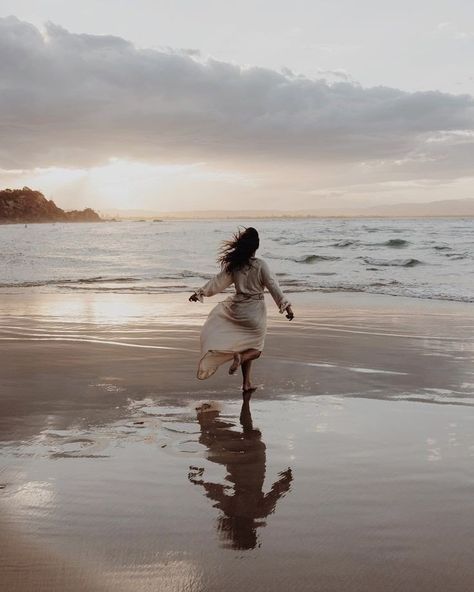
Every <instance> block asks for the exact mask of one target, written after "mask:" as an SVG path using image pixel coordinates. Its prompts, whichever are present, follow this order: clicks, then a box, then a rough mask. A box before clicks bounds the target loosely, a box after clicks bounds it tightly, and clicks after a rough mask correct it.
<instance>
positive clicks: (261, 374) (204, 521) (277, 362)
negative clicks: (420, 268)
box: [0, 295, 474, 592]
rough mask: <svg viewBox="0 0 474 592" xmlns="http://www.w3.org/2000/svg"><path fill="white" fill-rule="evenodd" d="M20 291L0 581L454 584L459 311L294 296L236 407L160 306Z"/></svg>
mask: <svg viewBox="0 0 474 592" xmlns="http://www.w3.org/2000/svg"><path fill="white" fill-rule="evenodd" d="M38 298H39V299H37V300H36V301H35V300H34V298H32V299H30V300H29V301H27V300H23V301H19V300H18V299H17V300H16V301H13V300H10V301H5V298H4V297H2V302H3V307H2V319H1V325H0V350H1V355H2V358H1V359H2V364H1V366H0V389H1V390H0V406H1V414H0V438H1V448H0V455H1V456H0V512H1V514H0V550H1V553H0V574H1V577H0V582H3V584H0V589H1V586H2V585H3V586H4V589H5V590H9V591H10V590H11V591H16V590H21V591H26V590H28V591H29V590H58V591H59V590H61V591H64V590H119V591H121V590H127V591H128V590H130V591H131V590H134V591H135V590H138V591H148V590H171V591H174V590H176V591H181V590H189V591H198V590H199V591H201V590H202V591H218V590H219V591H220V590H236V591H237V590H241V589H245V588H251V589H256V590H262V591H263V590H270V589H271V590H277V591H279V590H281V591H283V590H285V591H286V590H288V589H292V588H293V589H296V590H303V591H306V590H307V591H310V590H311V591H313V590H330V591H333V590H334V591H335V592H336V591H337V592H341V591H342V592H344V591H346V590H347V591H351V592H352V591H354V590H356V591H359V590H360V591H366V590H374V591H379V590H384V591H386V590H387V591H392V590H393V591H395V590H397V591H398V590H417V591H418V590H421V591H425V590H426V591H428V590H430V591H433V590H435V591H436V590H440V591H441V590H442V591H443V592H445V591H446V590H450V591H451V590H455V591H458V590H459V591H462V592H464V591H465V590H468V589H470V587H471V585H472V583H473V582H474V567H473V566H474V562H473V559H474V553H473V551H472V544H471V543H472V539H473V536H474V521H473V520H472V516H473V515H474V495H473V493H474V469H473V466H474V429H473V428H474V409H473V408H472V405H473V404H474V370H473V365H472V361H473V340H472V327H473V324H474V323H473V317H472V314H471V310H472V309H471V307H470V306H469V305H467V306H463V305H459V306H458V305H454V304H450V303H422V304H420V305H418V304H417V303H415V304H413V303H412V302H411V301H405V300H403V299H399V300H397V299H391V298H388V299H386V298H376V297H375V298H367V297H361V298H359V299H358V298H354V297H353V296H352V297H351V298H339V299H338V298H332V297H331V296H330V295H328V296H323V297H318V300H317V302H311V301H308V300H305V298H304V297H301V301H300V303H299V306H300V312H301V314H300V317H299V319H298V320H297V322H295V324H294V325H290V324H289V323H284V322H283V321H282V320H281V319H280V318H278V317H276V316H275V317H272V321H271V330H270V333H269V336H268V343H267V349H266V352H265V356H264V357H263V358H262V360H261V364H259V365H258V366H257V371H256V377H255V378H256V381H257V382H259V383H261V384H262V387H261V388H260V389H259V390H258V391H257V392H256V393H255V394H254V396H253V398H252V401H251V402H250V405H249V406H246V405H243V406H242V402H241V400H240V395H239V391H238V380H237V379H235V380H232V379H229V378H228V377H227V376H225V375H224V373H222V374H221V375H219V376H217V377H216V379H215V380H213V381H212V382H211V381H207V382H204V383H201V382H197V381H195V380H194V378H193V376H194V368H195V359H196V356H197V342H196V339H197V335H198V333H197V331H198V327H197V326H196V324H195V321H196V317H195V318H193V319H191V318H188V317H187V316H186V314H187V313H186V309H183V307H182V306H181V305H178V304H177V303H176V302H173V301H172V300H169V301H168V300H166V298H165V299H162V300H161V301H160V300H159V299H157V297H156V296H154V297H152V300H147V299H146V298H143V299H138V300H137V299H135V298H134V297H133V298H132V297H130V298H129V299H127V298H126V297H125V298H124V295H120V296H114V295H108V296H107V297H103V298H102V297H101V298H98V299H97V298H96V297H94V296H91V297H88V301H84V300H83V298H84V297H83V296H81V297H79V296H74V298H71V299H69V300H68V298H67V297H65V296H60V297H59V296H58V301H57V302H54V299H49V300H47V299H45V295H43V296H42V297H41V296H39V297H38ZM42 298H43V299H45V300H42ZM313 298H314V296H313ZM157 300H158V302H157ZM157 310H159V311H160V316H158V314H157V315H156V316H153V311H157ZM195 310H197V311H198V315H200V316H198V317H197V319H198V320H199V319H200V318H202V315H204V314H205V312H206V309H205V308H204V307H201V308H198V309H195ZM67 311H69V312H67ZM136 346H140V347H136ZM287 349H288V352H287V351H286V350H287ZM5 586H6V587H5Z"/></svg>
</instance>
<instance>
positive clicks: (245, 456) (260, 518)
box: [189, 399, 293, 549]
mask: <svg viewBox="0 0 474 592" xmlns="http://www.w3.org/2000/svg"><path fill="white" fill-rule="evenodd" d="M198 420H199V423H200V424H201V436H200V438H199V441H200V442H201V444H204V445H205V446H207V448H208V455H207V456H208V459H209V460H210V461H212V462H216V463H219V464H222V465H225V467H226V469H227V472H228V474H227V475H226V477H225V482H226V483H231V484H232V485H222V484H221V483H210V482H206V481H205V480H204V479H202V475H203V473H204V469H198V468H197V467H191V471H190V473H189V480H190V481H191V483H194V484H195V485H201V486H202V487H203V488H204V491H205V495H206V497H208V498H209V499H211V500H212V501H213V502H215V504H214V507H216V508H218V509H219V510H221V512H222V515H221V516H220V517H219V519H218V530H219V532H220V534H221V537H222V538H223V540H224V541H225V546H229V547H231V548H233V549H253V548H255V547H256V546H257V528H258V527H260V526H265V525H266V523H265V518H266V517H267V516H268V515H269V514H272V513H273V512H274V511H275V508H276V504H277V502H278V500H279V499H280V498H281V497H282V496H283V495H284V494H285V493H286V492H287V491H288V490H289V489H290V483H291V481H292V478H293V477H292V474H291V469H289V468H288V469H287V470H286V471H284V472H282V473H280V475H279V479H278V480H277V481H276V482H275V483H274V484H273V485H272V487H271V489H270V491H269V492H268V493H266V494H264V493H263V491H262V488H263V482H264V479H265V460H266V458H265V457H266V455H265V444H264V443H263V442H262V440H261V433H260V431H259V430H257V429H254V428H253V426H252V416H251V414H250V407H249V403H248V399H247V400H246V401H245V402H244V403H243V405H242V411H241V415H240V422H241V424H242V427H243V430H242V432H236V431H235V430H233V429H232V428H233V427H235V426H234V425H233V424H231V423H229V422H224V421H222V420H220V419H219V412H217V411H214V412H205V413H198Z"/></svg>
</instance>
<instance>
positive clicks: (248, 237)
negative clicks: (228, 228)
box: [217, 226, 260, 273]
mask: <svg viewBox="0 0 474 592" xmlns="http://www.w3.org/2000/svg"><path fill="white" fill-rule="evenodd" d="M259 245H260V239H259V238H258V232H257V231H256V230H255V228H252V227H251V226H249V228H243V229H241V230H238V231H237V232H235V233H234V235H233V237H232V239H231V240H228V241H224V242H223V243H222V247H221V249H220V251H219V257H218V259H217V261H218V262H219V263H220V264H221V266H222V268H223V269H225V270H226V271H227V272H228V273H232V272H233V271H238V270H239V269H242V268H243V267H245V266H246V265H248V264H249V261H250V258H251V257H253V255H254V253H255V251H256V250H257V249H258V247H259Z"/></svg>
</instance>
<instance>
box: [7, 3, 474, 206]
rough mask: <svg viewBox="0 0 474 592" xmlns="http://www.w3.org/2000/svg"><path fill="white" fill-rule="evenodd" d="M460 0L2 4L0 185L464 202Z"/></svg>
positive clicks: (155, 199) (466, 84)
mask: <svg viewBox="0 0 474 592" xmlns="http://www.w3.org/2000/svg"><path fill="white" fill-rule="evenodd" d="M473 63H474V2H472V0H450V1H445V0H411V1H407V0H399V1H398V2H396V3H395V2H388V1H384V0H377V1H375V0H357V1H355V0H354V1H353V0H338V1H336V0H332V1H329V0H312V1H309V0H306V1H301V0H292V2H291V3H290V2H283V1H280V0H271V1H269V0H252V1H247V0H239V2H226V1H224V0H200V1H199V2H198V1H197V0H168V1H163V0H153V1H151V0H133V1H127V0H81V2H73V1H72V0H70V1H67V0H54V1H53V0H47V1H42V0H14V1H10V0H0V134H1V137H2V138H3V140H4V141H2V142H1V143H0V186H1V187H18V186H20V187H21V186H23V185H28V186H30V187H32V188H35V189H39V190H40V191H43V193H45V194H46V195H47V196H48V197H49V198H52V199H54V200H55V201H56V203H57V204H58V205H60V206H61V207H65V208H79V207H87V206H92V207H94V208H96V209H98V210H100V211H108V210H114V209H145V210H153V211H156V212H160V211H163V212H166V211H180V210H208V209H213V210H224V209H236V210H242V209H250V210H251V209H258V210H265V209H269V210H311V211H319V212H321V213H324V212H327V211H337V212H340V213H344V212H345V211H350V210H351V209H353V208H364V207H369V206H374V205H381V204H382V205H384V204H389V203H402V204H403V203H409V202H428V201H435V200H438V199H439V200H441V199H459V198H467V197H469V198H471V197H474V171H473V163H474V70H473V68H472V64H473Z"/></svg>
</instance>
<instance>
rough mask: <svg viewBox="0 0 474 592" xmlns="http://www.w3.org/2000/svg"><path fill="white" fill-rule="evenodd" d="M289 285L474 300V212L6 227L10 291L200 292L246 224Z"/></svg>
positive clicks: (2, 243)
mask: <svg viewBox="0 0 474 592" xmlns="http://www.w3.org/2000/svg"><path fill="white" fill-rule="evenodd" d="M239 225H241V226H249V225H254V226H256V227H257V229H258V230H259V232H260V239H261V246H260V250H259V252H258V253H257V255H258V256H259V257H262V258H264V259H266V260H267V261H268V263H269V264H270V266H271V267H272V269H273V270H274V271H275V272H276V274H277V276H278V278H279V281H280V283H281V285H282V287H283V289H284V290H286V291H287V292H313V291H314V292H319V291H324V292H341V291H343V292H369V293H376V294H390V295H395V296H408V297H416V298H429V299H442V300H455V301H464V302H474V224H473V220H472V219H468V218H466V219H461V218H455V219H397V220H390V219H268V220H255V221H250V220H242V221H238V220H206V221H178V220H176V221H162V222H152V221H146V222H104V223H99V224H97V223H96V224H60V223H56V224H37V225H34V224H29V225H28V226H27V227H25V225H21V224H18V225H5V226H0V292H11V291H23V290H29V291H31V290H38V291H41V292H62V293H64V292H68V291H95V292H115V293H120V292H124V293H134V292H143V293H162V292H191V291H193V290H194V289H195V288H197V287H199V286H201V285H202V284H203V283H204V282H205V281H206V280H207V279H208V278H210V277H211V276H212V275H213V274H214V273H216V272H217V271H218V266H217V264H216V252H217V249H218V247H219V245H220V243H221V241H222V240H224V239H226V238H229V236H230V235H231V234H232V232H233V231H235V230H236V229H237V227H238V226H239Z"/></svg>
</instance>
